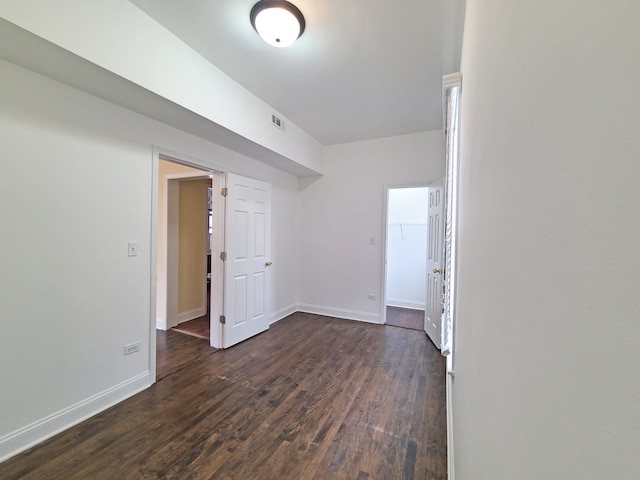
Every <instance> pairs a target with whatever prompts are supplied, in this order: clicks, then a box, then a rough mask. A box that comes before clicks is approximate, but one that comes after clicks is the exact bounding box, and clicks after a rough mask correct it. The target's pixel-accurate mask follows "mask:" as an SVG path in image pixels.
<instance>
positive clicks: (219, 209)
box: [209, 172, 227, 348]
mask: <svg viewBox="0 0 640 480" xmlns="http://www.w3.org/2000/svg"><path fill="white" fill-rule="evenodd" d="M211 180H212V182H211V188H213V195H214V199H215V198H218V201H217V202H216V201H215V200H214V202H213V208H212V213H213V244H212V245H211V285H210V287H209V288H210V289H211V307H210V308H211V317H210V320H212V321H211V324H210V325H209V326H210V333H211V334H210V336H209V345H211V346H212V347H214V348H222V328H223V325H222V324H221V323H220V315H222V312H224V305H223V303H224V262H223V261H222V260H221V259H220V253H221V252H223V251H224V228H225V225H226V219H225V210H226V202H227V199H226V197H223V196H222V195H221V191H222V186H223V185H226V183H225V175H224V174H223V173H219V172H213V174H212V179H211Z"/></svg>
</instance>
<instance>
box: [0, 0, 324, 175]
mask: <svg viewBox="0 0 640 480" xmlns="http://www.w3.org/2000/svg"><path fill="white" fill-rule="evenodd" d="M0 18H4V19H6V20H7V21H9V22H11V23H13V24H15V25H17V26H19V27H21V28H23V29H25V30H27V31H29V32H32V33H34V34H35V35H37V36H38V37H41V38H43V39H45V40H47V41H49V42H51V43H53V44H55V45H58V46H60V47H62V48H63V49H65V50H67V51H69V52H72V53H73V54H75V55H77V56H79V57H81V58H83V59H85V60H88V61H89V62H91V63H92V64H95V65H97V66H99V67H102V68H104V69H106V70H107V71H109V72H113V73H115V74H116V75H118V76H119V77H122V78H124V79H127V80H129V81H131V82H133V84H135V85H139V86H140V87H143V88H144V89H145V90H146V91H149V92H153V93H154V94H157V95H159V96H160V97H162V98H165V99H167V100H170V101H171V102H173V103H174V104H177V105H179V106H181V107H184V108H186V109H187V110H189V111H191V112H195V113H196V114H198V115H199V116H201V117H203V118H206V119H208V120H210V121H211V122H213V123H214V124H217V125H220V126H222V127H224V128H225V129H228V130H230V131H232V132H234V133H236V134H238V135H239V136H240V138H245V139H248V140H250V141H252V142H255V143H256V144H258V145H260V146H263V147H266V149H268V150H271V151H273V152H276V153H278V154H280V155H282V156H284V157H286V158H288V159H291V160H293V161H294V162H296V163H297V164H299V165H302V166H304V167H307V168H309V169H310V170H312V171H316V172H321V171H322V164H321V151H322V145H321V144H320V143H319V142H318V141H316V140H315V139H313V138H312V137H311V136H310V135H308V134H307V133H306V132H304V131H302V130H301V129H300V128H298V127H297V126H296V125H295V124H294V123H293V122H291V121H289V120H287V131H286V133H285V132H282V131H280V130H278V129H277V128H274V127H273V126H272V125H271V114H272V113H273V109H272V108H271V107H270V106H269V105H267V104H266V103H265V102H263V101H262V100H260V99H259V98H258V97H256V96H255V95H253V94H252V93H251V92H249V91H248V90H247V89H246V88H244V87H242V86H241V85H239V84H238V83H236V82H235V81H234V80H232V79H231V78H230V77H228V76H227V75H226V74H225V73H224V72H222V71H221V70H219V69H218V68H217V67H215V66H214V65H212V64H211V63H210V62H209V61H207V60H206V59H205V58H204V57H202V56H201V55H200V54H198V53H197V52H195V51H194V50H193V49H192V48H191V47H189V46H188V45H187V44H186V43H184V42H183V41H181V40H179V39H178V38H177V37H176V36H175V35H173V34H172V33H171V32H169V31H168V30H167V29H166V28H164V27H163V26H161V25H160V24H159V23H157V22H156V21H155V20H153V19H152V18H151V17H149V16H148V15H146V14H145V13H144V12H142V11H141V10H140V9H138V8H137V7H136V6H135V5H133V4H132V3H131V2H129V1H128V0H92V1H91V2H86V1H84V0H65V1H64V2H49V1H43V0H3V1H2V2H0ZM239 34H240V35H241V34H242V33H240V32H239ZM245 34H247V35H254V32H253V31H251V28H250V27H249V26H248V22H247V29H246V33H245ZM17 47H18V48H20V47H22V52H21V53H22V55H25V56H26V55H29V56H31V55H33V56H35V57H37V56H38V52H35V53H34V52H31V51H29V49H28V48H27V45H26V43H25V45H18V46H17ZM10 53H12V52H10ZM10 58H11V57H10ZM30 60H31V59H30ZM35 63H40V64H44V66H45V68H48V69H53V68H54V66H53V65H47V63H51V62H47V60H46V59H45V60H44V61H43V60H42V59H37V60H34V64H35ZM77 74H78V75H80V72H77ZM62 75H64V73H63V74H62ZM73 81H74V82H77V83H78V84H80V83H81V82H82V79H79V78H74V79H73ZM87 88H89V89H90V90H89V91H92V90H91V89H92V88H94V87H93V86H91V85H88V86H87ZM110 94H111V95H114V92H111V93H110ZM140 94H141V95H142V92H140ZM157 108H159V109H160V108H162V107H161V104H160V103H158V106H157ZM176 115H183V113H182V112H177V113H176ZM214 127H215V125H210V127H209V128H211V129H213V128H214Z"/></svg>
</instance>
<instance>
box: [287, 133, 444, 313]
mask: <svg viewBox="0 0 640 480" xmlns="http://www.w3.org/2000/svg"><path fill="white" fill-rule="evenodd" d="M324 161H325V175H324V176H323V177H315V178H302V179H301V180H300V211H301V217H302V220H301V227H300V233H299V236H300V282H299V285H300V293H299V300H300V303H301V308H302V309H304V310H307V311H311V312H316V313H322V314H327V315H333V316H338V317H344V318H353V319H356V320H363V321H369V322H379V321H380V320H381V319H380V312H381V290H382V281H383V279H382V245H383V242H382V235H383V231H384V219H383V206H384V202H385V185H410V184H414V185H424V184H428V183H430V182H433V181H434V180H437V179H438V178H440V177H442V176H443V174H444V139H443V135H442V132H441V131H436V132H427V133H419V134H412V135H403V136H398V137H391V138H384V139H378V140H370V141H364V142H355V143H348V144H342V145H334V146H330V147H325V156H324ZM370 237H374V238H375V245H373V246H372V245H370V244H369V239H370ZM368 294H374V295H375V296H376V300H368V299H367V295H368Z"/></svg>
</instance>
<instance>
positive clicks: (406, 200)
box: [386, 187, 429, 310]
mask: <svg viewBox="0 0 640 480" xmlns="http://www.w3.org/2000/svg"><path fill="white" fill-rule="evenodd" d="M428 194H429V189H428V188H426V187H423V188H393V189H390V190H389V200H388V209H387V292H386V293H387V305H391V306H395V307H405V308H415V309H420V310H424V308H425V303H426V277H427V270H426V266H427V208H428Z"/></svg>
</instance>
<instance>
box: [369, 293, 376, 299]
mask: <svg viewBox="0 0 640 480" xmlns="http://www.w3.org/2000/svg"><path fill="white" fill-rule="evenodd" d="M367 298H368V299H369V300H375V299H376V296H375V295H374V294H373V293H370V294H369V295H367Z"/></svg>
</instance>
